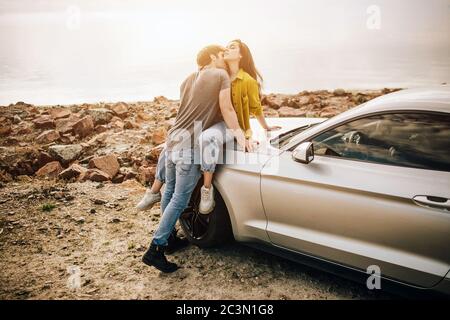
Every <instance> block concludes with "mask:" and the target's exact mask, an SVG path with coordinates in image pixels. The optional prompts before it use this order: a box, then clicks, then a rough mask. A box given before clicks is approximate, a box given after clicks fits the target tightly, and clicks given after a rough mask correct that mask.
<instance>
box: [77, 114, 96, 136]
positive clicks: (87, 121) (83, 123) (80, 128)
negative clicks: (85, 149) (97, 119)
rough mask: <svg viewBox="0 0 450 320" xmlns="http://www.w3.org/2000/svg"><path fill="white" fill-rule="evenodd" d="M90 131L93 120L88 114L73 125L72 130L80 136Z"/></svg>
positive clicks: (92, 128) (92, 126)
mask: <svg viewBox="0 0 450 320" xmlns="http://www.w3.org/2000/svg"><path fill="white" fill-rule="evenodd" d="M92 131H94V120H93V119H92V117H91V116H89V115H88V116H85V117H84V118H82V119H80V120H79V121H78V122H77V123H75V124H74V125H73V132H74V133H75V134H76V135H78V136H79V137H80V138H84V137H87V136H89V135H90V134H91V133H92Z"/></svg>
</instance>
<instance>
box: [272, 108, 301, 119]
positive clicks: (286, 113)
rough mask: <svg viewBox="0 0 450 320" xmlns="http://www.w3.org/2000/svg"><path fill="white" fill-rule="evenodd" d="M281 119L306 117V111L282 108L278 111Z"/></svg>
mask: <svg viewBox="0 0 450 320" xmlns="http://www.w3.org/2000/svg"><path fill="white" fill-rule="evenodd" d="M278 114H279V116H280V117H304V116H305V115H306V112H305V111H304V110H299V109H294V108H291V107H281V108H280V109H279V110H278Z"/></svg>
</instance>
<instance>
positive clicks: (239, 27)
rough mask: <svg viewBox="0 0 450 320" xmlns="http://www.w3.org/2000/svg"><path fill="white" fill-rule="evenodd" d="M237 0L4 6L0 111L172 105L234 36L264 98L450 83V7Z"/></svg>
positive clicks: (437, 3) (436, 3)
mask: <svg viewBox="0 0 450 320" xmlns="http://www.w3.org/2000/svg"><path fill="white" fill-rule="evenodd" d="M234 2H236V5H237V4H238V3H239V2H237V1H234V0H230V4H229V5H227V7H225V8H224V9H223V10H220V6H221V5H222V2H221V3H217V4H214V2H208V1H195V0H193V1H192V2H191V1H189V2H188V3H189V4H186V3H187V2H186V1H179V0H172V1H160V2H153V1H150V2H144V1H130V2H128V1H127V2H119V1H112V0H111V1H108V2H106V1H97V2H90V1H81V0H80V1H50V0H47V1H27V0H24V1H20V4H18V2H17V1H5V0H3V1H0V10H1V11H0V43H1V50H0V105H8V104H10V103H15V102H17V101H25V102H28V103H33V104H72V103H83V102H98V101H144V100H152V99H153V98H154V97H155V96H159V95H164V96H167V97H169V98H173V99H177V98H178V94H179V85H180V83H181V82H182V81H183V79H184V78H185V77H186V76H187V75H188V74H189V73H190V72H193V71H195V70H196V65H195V58H196V54H197V51H198V50H199V49H200V48H201V47H202V46H204V45H207V44H210V43H218V44H222V45H226V44H227V42H229V41H230V40H233V39H235V38H240V39H242V40H243V41H244V42H247V44H248V45H249V47H250V49H251V50H252V52H253V55H254V58H255V61H256V64H257V67H258V69H259V70H260V71H261V73H262V75H263V77H264V80H265V81H264V86H263V88H264V91H265V93H269V92H277V93H297V92H299V91H302V90H314V89H335V88H351V89H377V88H383V87H402V88H406V87H419V86H428V85H436V84H441V83H445V82H447V83H448V82H449V80H450V40H449V39H450V32H449V31H450V28H449V8H450V6H449V1H446V0H445V1H441V0H435V1H413V0H408V1H403V0H394V1H386V0H384V1H378V2H379V3H380V5H378V6H375V7H373V5H371V2H368V1H364V0H361V1H360V0H354V1H352V0H347V1H342V2H339V3H340V5H339V4H336V1H331V0H321V1H317V2H314V5H313V4H311V1H306V2H305V1H291V0H281V1H276V2H275V1H274V2H270V1H267V3H266V1H264V5H263V4H262V2H258V1H254V0H248V1H244V3H246V4H245V5H242V6H241V7H238V8H236V7H233V3H234ZM27 3H28V6H26V5H24V4H27ZM92 3H96V5H92ZM149 3H150V4H149ZM155 3H157V4H155ZM208 3H210V5H209V6H208V5H207V4H208ZM252 6H253V7H252Z"/></svg>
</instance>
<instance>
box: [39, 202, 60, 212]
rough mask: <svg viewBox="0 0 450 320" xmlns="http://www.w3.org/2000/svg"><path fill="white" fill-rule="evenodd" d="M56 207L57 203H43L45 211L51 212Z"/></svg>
mask: <svg viewBox="0 0 450 320" xmlns="http://www.w3.org/2000/svg"><path fill="white" fill-rule="evenodd" d="M55 208H56V205H54V204H53V203H44V204H43V205H42V208H41V210H42V211H45V212H50V211H52V210H53V209H55Z"/></svg>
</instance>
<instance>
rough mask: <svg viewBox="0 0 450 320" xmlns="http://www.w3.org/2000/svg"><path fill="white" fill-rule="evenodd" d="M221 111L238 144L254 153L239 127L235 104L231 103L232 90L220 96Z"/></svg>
mask: <svg viewBox="0 0 450 320" xmlns="http://www.w3.org/2000/svg"><path fill="white" fill-rule="evenodd" d="M219 105H220V111H221V112H222V116H223V120H224V121H225V124H226V125H227V127H228V128H229V129H230V130H232V132H233V135H234V136H235V137H236V140H237V142H238V144H239V145H240V146H241V147H242V148H243V149H244V150H245V149H247V150H248V151H249V152H251V151H253V147H252V145H251V144H248V143H246V140H245V134H244V132H243V131H242V129H241V127H240V126H239V122H238V119H237V116H236V111H234V108H233V104H232V103H231V92H230V88H227V89H223V90H221V91H220V95H219Z"/></svg>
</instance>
